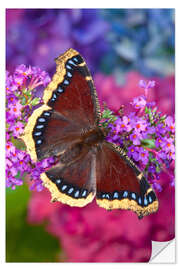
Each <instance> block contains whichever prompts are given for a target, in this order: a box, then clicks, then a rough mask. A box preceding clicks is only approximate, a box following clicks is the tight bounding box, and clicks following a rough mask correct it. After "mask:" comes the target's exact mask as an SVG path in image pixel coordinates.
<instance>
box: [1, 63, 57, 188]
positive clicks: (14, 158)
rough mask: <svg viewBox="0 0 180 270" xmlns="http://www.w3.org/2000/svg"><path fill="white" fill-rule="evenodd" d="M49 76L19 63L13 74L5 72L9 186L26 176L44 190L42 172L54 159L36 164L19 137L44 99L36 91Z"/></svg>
mask: <svg viewBox="0 0 180 270" xmlns="http://www.w3.org/2000/svg"><path fill="white" fill-rule="evenodd" d="M49 81H50V77H49V76H48V74H47V73H46V72H45V71H41V70H40V69H39V68H37V67H31V66H29V67H26V66H25V65H20V66H18V67H17V68H16V70H15V72H14V74H13V75H10V74H9V73H8V72H7V74H6V101H7V104H6V185H7V187H11V188H12V189H15V187H16V186H17V185H22V184H23V179H24V177H25V175H27V174H28V175H30V179H32V180H35V182H34V184H33V185H32V188H34V187H35V186H36V187H37V189H38V190H41V189H42V182H41V180H40V174H41V173H42V172H43V171H44V170H45V169H46V168H48V167H50V166H51V164H52V163H53V162H54V159H53V158H51V157H50V158H48V159H45V160H43V161H41V162H38V163H35V162H33V161H32V160H31V158H30V156H29V155H28V154H27V153H26V151H25V146H24V144H23V142H22V140H20V136H21V135H22V134H23V131H24V127H25V125H26V122H27V120H28V117H29V116H30V115H31V113H32V110H33V108H34V106H36V105H38V104H39V103H40V102H41V98H39V97H37V96H36V95H35V91H36V90H38V89H39V87H40V86H41V85H43V86H46V85H47V84H48V82H49Z"/></svg>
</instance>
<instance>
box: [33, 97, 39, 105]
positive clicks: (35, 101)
mask: <svg viewBox="0 0 180 270" xmlns="http://www.w3.org/2000/svg"><path fill="white" fill-rule="evenodd" d="M39 101H40V98H38V97H35V98H34V99H33V100H32V101H31V105H32V106H36V105H38V104H39Z"/></svg>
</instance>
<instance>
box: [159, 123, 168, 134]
mask: <svg viewBox="0 0 180 270" xmlns="http://www.w3.org/2000/svg"><path fill="white" fill-rule="evenodd" d="M166 132H167V129H166V126H165V125H164V124H163V123H159V124H158V125H157V126H156V133H159V134H165V133H166Z"/></svg>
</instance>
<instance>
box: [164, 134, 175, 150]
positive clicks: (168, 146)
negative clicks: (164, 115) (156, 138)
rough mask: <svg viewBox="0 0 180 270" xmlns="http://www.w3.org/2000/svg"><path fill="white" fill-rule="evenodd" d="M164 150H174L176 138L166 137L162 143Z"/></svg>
mask: <svg viewBox="0 0 180 270" xmlns="http://www.w3.org/2000/svg"><path fill="white" fill-rule="evenodd" d="M162 148H163V150H164V151H165V152H166V153H167V152H174V151H175V146H174V140H173V139H172V138H168V139H165V140H164V141H163V144H162Z"/></svg>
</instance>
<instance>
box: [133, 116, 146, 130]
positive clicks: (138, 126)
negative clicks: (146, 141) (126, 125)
mask: <svg viewBox="0 0 180 270" xmlns="http://www.w3.org/2000/svg"><path fill="white" fill-rule="evenodd" d="M131 123H132V122H131ZM132 127H133V128H134V129H135V131H136V132H139V133H140V132H141V131H145V130H146V127H147V122H146V120H143V119H141V118H139V119H136V120H135V121H134V122H133V123H132Z"/></svg>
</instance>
